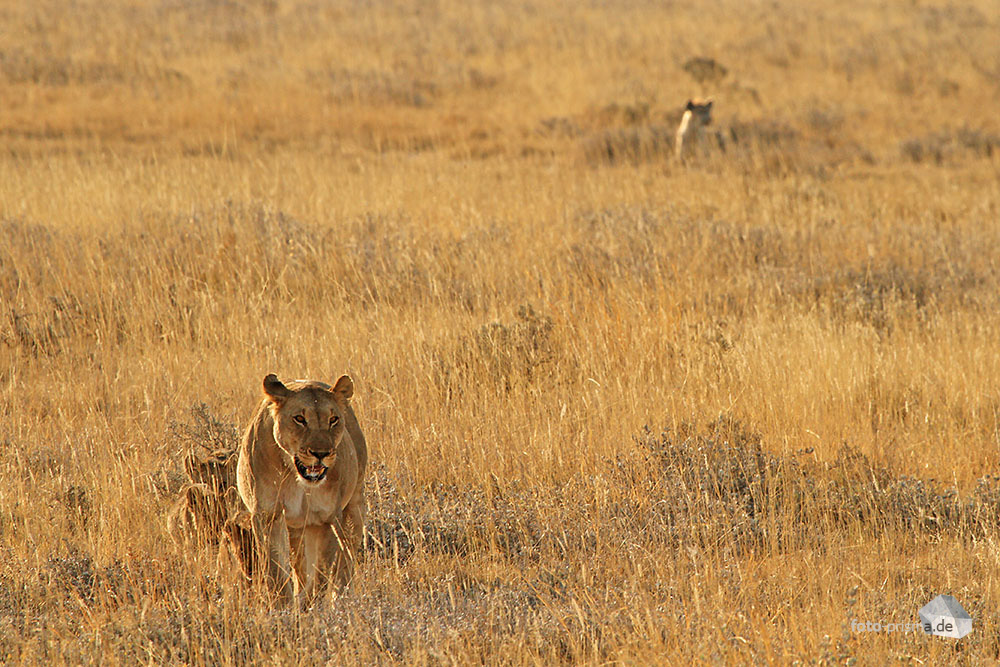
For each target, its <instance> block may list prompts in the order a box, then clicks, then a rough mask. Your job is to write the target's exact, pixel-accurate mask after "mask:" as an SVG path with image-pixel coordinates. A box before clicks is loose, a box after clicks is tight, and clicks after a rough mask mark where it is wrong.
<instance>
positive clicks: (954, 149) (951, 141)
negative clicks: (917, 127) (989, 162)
mask: <svg viewBox="0 0 1000 667" xmlns="http://www.w3.org/2000/svg"><path fill="white" fill-rule="evenodd" d="M899 151H900V153H901V154H902V156H903V157H904V158H906V159H907V160H909V161H911V162H933V163H935V164H943V163H945V162H950V161H956V160H963V159H969V158H982V157H986V158H988V157H992V156H993V155H994V154H996V153H998V152H1000V135H997V134H994V133H992V132H987V131H986V130H982V129H977V128H970V127H961V128H958V129H957V130H941V131H939V132H932V133H930V134H926V135H924V136H922V137H915V138H912V139H907V140H906V141H904V142H902V143H901V144H900V146H899Z"/></svg>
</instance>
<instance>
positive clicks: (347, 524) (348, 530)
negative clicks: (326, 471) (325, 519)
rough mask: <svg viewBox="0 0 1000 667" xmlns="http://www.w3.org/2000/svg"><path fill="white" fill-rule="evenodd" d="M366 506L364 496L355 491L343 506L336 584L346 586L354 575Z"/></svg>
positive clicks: (362, 534) (363, 532)
mask: <svg viewBox="0 0 1000 667" xmlns="http://www.w3.org/2000/svg"><path fill="white" fill-rule="evenodd" d="M366 513H367V507H366V505H365V499H364V496H362V495H361V494H360V493H355V494H354V497H353V498H351V501H350V502H349V503H347V507H345V508H344V512H343V518H342V520H341V524H340V525H341V527H342V529H341V530H340V532H339V538H340V539H339V540H338V542H339V546H340V551H339V553H338V554H337V565H336V567H337V585H338V586H341V587H343V586H346V585H347V584H348V583H350V581H351V578H352V577H353V576H354V564H355V563H356V562H357V560H358V558H359V557H360V556H361V548H362V544H363V542H364V534H365V514H366Z"/></svg>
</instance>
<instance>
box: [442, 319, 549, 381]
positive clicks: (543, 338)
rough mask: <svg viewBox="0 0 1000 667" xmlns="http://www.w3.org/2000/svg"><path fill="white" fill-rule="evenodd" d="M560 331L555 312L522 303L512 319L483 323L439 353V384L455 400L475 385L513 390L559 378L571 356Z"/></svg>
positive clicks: (444, 347)
mask: <svg viewBox="0 0 1000 667" xmlns="http://www.w3.org/2000/svg"><path fill="white" fill-rule="evenodd" d="M556 333H557V332H556V331H555V323H554V321H553V319H552V318H551V317H550V316H548V315H546V314H544V313H539V312H537V311H535V309H534V308H533V307H532V306H531V304H522V305H521V306H519V307H518V308H517V311H516V312H515V314H514V318H513V319H512V320H510V321H507V322H490V323H487V324H483V325H481V326H478V327H476V328H475V329H473V330H472V331H471V332H469V334H468V335H466V336H464V337H462V338H461V339H459V340H458V341H456V342H454V343H450V344H446V345H444V346H442V347H440V348H439V349H437V350H435V351H433V352H432V357H433V358H434V368H435V378H436V380H437V383H438V386H439V387H440V388H441V389H442V390H443V391H444V392H445V394H446V396H448V397H449V399H453V398H457V397H458V396H460V395H462V394H464V393H465V392H466V391H467V390H468V388H469V387H471V386H486V387H490V388H492V389H495V390H499V391H501V392H504V393H508V392H510V391H512V390H515V389H516V390H522V389H524V388H525V387H529V386H532V385H535V384H538V383H552V382H558V381H560V378H561V377H562V373H561V370H560V369H561V368H563V367H564V366H565V363H564V362H565V361H566V360H565V359H564V356H565V355H564V351H563V349H562V346H561V344H560V343H559V340H560V338H559V336H558V335H556Z"/></svg>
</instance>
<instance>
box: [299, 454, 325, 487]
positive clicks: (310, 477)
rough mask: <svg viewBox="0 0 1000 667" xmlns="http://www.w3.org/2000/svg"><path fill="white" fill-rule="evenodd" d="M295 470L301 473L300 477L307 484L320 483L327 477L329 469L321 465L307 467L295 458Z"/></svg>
mask: <svg viewBox="0 0 1000 667" xmlns="http://www.w3.org/2000/svg"><path fill="white" fill-rule="evenodd" d="M295 469H296V470H298V471H299V477H301V478H302V479H304V480H306V481H307V482H319V481H321V480H322V479H323V478H324V477H326V471H327V467H326V466H325V465H323V464H321V463H317V464H316V465H311V466H307V465H305V464H303V463H302V461H299V459H298V457H295Z"/></svg>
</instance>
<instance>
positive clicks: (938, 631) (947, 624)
mask: <svg viewBox="0 0 1000 667" xmlns="http://www.w3.org/2000/svg"><path fill="white" fill-rule="evenodd" d="M919 614H920V623H921V624H922V625H923V627H924V632H926V633H927V634H930V635H938V636H939V637H954V638H955V639H961V638H962V637H964V636H965V635H967V634H969V633H970V632H972V617H971V616H969V614H968V612H966V611H965V610H964V609H962V605H960V604H959V603H958V600H956V599H955V598H954V597H953V596H951V595H939V596H937V597H936V598H934V599H933V600H931V601H930V602H928V603H927V604H925V605H924V606H923V607H921V608H920V612H919Z"/></svg>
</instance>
